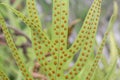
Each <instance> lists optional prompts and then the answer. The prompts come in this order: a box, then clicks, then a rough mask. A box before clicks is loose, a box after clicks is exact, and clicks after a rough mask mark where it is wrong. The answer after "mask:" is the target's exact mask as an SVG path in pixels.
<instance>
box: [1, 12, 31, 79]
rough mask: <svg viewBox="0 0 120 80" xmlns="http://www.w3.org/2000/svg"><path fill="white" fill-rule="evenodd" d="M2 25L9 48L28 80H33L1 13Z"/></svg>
mask: <svg viewBox="0 0 120 80" xmlns="http://www.w3.org/2000/svg"><path fill="white" fill-rule="evenodd" d="M0 25H1V26H2V30H3V33H4V35H5V39H6V41H7V44H8V46H9V48H10V49H11V52H12V55H13V57H14V59H15V61H16V63H17V65H18V67H19V69H20V70H21V72H22V74H23V75H24V77H25V79H26V80H33V78H32V76H31V75H30V74H29V72H28V70H27V68H26V66H25V63H24V61H23V60H22V57H21V56H20V55H19V52H18V50H17V48H16V46H15V44H14V41H13V39H12V37H11V34H10V33H9V30H8V28H7V26H6V23H5V21H4V18H3V17H2V15H1V14H0Z"/></svg>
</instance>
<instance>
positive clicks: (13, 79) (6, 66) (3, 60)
mask: <svg viewBox="0 0 120 80" xmlns="http://www.w3.org/2000/svg"><path fill="white" fill-rule="evenodd" d="M35 1H36V4H37V5H36V7H37V9H38V11H39V17H40V20H41V22H42V27H43V29H44V31H46V32H47V30H48V29H49V28H50V27H51V22H52V0H35ZM113 1H114V0H103V3H102V10H101V17H100V22H99V27H98V32H97V35H96V47H97V46H98V45H99V44H100V42H101V40H102V38H103V36H104V33H105V31H106V28H107V26H108V22H109V20H110V17H111V15H112V12H113ZM116 1H117V3H118V5H119V9H118V10H119V14H118V18H117V20H116V22H115V24H114V27H113V29H112V32H113V33H112V35H113V37H112V38H113V39H112V40H114V42H115V44H114V45H110V43H111V42H110V40H111V38H110V37H108V40H107V42H106V46H105V48H104V50H103V61H101V63H100V65H99V66H100V69H99V70H100V71H99V70H98V72H99V73H101V74H102V75H101V76H104V75H105V74H106V73H107V71H108V69H107V67H108V66H109V65H110V62H111V56H110V52H111V49H112V48H111V46H115V47H116V50H117V54H118V57H119V56H120V0H116ZM0 2H4V3H7V4H9V5H11V6H12V7H14V8H16V9H17V10H19V11H21V12H22V13H24V14H25V15H27V12H26V7H25V6H26V0H0ZM92 2H93V0H70V10H69V29H70V32H69V40H68V41H69V43H68V45H69V46H70V45H71V44H72V43H73V41H74V39H75V37H76V35H77V33H78V32H79V30H80V29H81V25H82V23H83V21H84V19H85V16H86V14H87V12H88V9H89V7H90V6H91V4H92ZM0 12H1V13H2V15H3V16H4V18H5V20H6V23H7V26H8V28H9V30H10V32H11V34H12V36H13V38H14V41H15V43H16V46H17V48H18V50H19V52H20V55H21V56H22V57H23V59H24V60H25V62H26V65H27V66H28V67H29V71H30V72H31V73H34V72H36V73H39V74H40V75H42V74H41V73H40V71H39V69H40V65H38V64H37V61H36V57H35V54H34V52H33V50H32V48H31V47H32V45H31V32H30V29H29V28H28V27H27V26H26V25H25V24H24V23H23V22H22V21H21V20H20V19H19V18H18V17H16V15H14V14H13V13H12V12H10V10H8V9H6V8H5V7H3V6H0ZM48 33H49V31H48ZM48 36H50V35H49V34H48ZM69 46H68V47H69ZM113 53H114V52H113ZM75 57H76V56H75ZM93 57H94V55H93ZM119 68H120V58H118V59H117V63H116V72H115V74H113V76H112V77H113V78H112V79H111V80H120V77H119V75H120V70H119V71H118V69H119ZM0 69H3V71H4V72H5V73H6V74H7V75H8V76H9V78H10V80H22V79H23V77H22V75H21V72H20V71H19V70H18V67H17V65H16V63H15V61H14V59H13V57H12V55H11V52H10V50H9V48H8V46H7V44H6V42H5V38H4V35H3V33H2V30H1V27H0ZM101 76H99V75H96V77H99V79H100V80H102V79H101V78H100V77H101ZM38 80H40V79H38Z"/></svg>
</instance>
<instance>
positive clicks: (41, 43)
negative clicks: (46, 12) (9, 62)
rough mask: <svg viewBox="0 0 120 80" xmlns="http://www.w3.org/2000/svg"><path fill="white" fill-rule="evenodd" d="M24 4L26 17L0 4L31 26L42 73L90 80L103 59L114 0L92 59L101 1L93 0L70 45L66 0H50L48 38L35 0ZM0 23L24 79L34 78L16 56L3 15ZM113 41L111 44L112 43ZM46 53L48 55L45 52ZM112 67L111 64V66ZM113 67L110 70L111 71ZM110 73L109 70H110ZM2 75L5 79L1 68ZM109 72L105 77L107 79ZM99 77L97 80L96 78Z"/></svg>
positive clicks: (54, 79)
mask: <svg viewBox="0 0 120 80" xmlns="http://www.w3.org/2000/svg"><path fill="white" fill-rule="evenodd" d="M26 3H27V4H26V5H27V6H26V7H27V11H28V16H25V15H23V14H22V13H21V12H19V11H17V10H15V9H13V8H11V7H10V6H9V5H6V4H4V3H1V4H0V5H3V6H5V7H7V8H9V9H10V10H11V11H12V12H13V13H15V14H16V15H17V16H18V17H19V18H21V19H22V21H23V22H24V23H25V24H26V25H27V26H28V27H30V29H31V36H32V47H33V49H34V53H35V54H36V57H37V60H38V62H39V64H40V65H41V69H40V70H41V72H42V73H43V74H45V75H46V76H47V79H48V80H93V79H94V77H95V72H96V69H97V66H98V62H99V60H100V59H101V58H102V50H103V47H104V45H105V41H106V40H107V36H108V34H109V32H110V30H111V28H112V26H113V25H112V24H113V23H114V21H115V19H116V16H117V4H116V3H114V13H113V16H112V17H111V21H110V25H109V27H108V29H107V31H106V33H105V35H104V38H103V40H102V42H101V44H100V46H99V48H98V51H97V53H96V55H95V58H94V59H92V60H91V55H92V54H93V53H94V46H95V37H96V31H97V27H98V22H99V17H100V12H101V3H102V0H94V2H93V4H92V5H91V7H90V9H89V11H88V14H87V15H86V18H85V20H84V23H83V25H82V28H81V30H80V32H79V33H78V35H77V38H76V39H75V41H74V42H73V44H72V46H71V47H70V48H68V47H67V43H68V42H67V41H68V39H67V38H68V15H69V13H68V11H69V0H53V14H52V27H51V28H50V31H51V37H49V36H48V35H47V33H46V32H45V31H43V30H42V25H41V22H40V20H39V16H38V15H37V13H38V12H37V10H36V8H35V1H34V0H27V1H26ZM0 24H1V26H2V30H3V33H4V35H5V38H6V41H7V43H8V46H9V47H10V49H11V51H12V55H13V57H14V59H15V61H16V63H17V65H18V67H19V69H20V70H21V72H22V74H23V75H24V79H25V80H33V77H32V76H31V74H30V72H29V71H28V68H27V67H26V65H25V62H24V60H23V59H22V57H21V56H20V55H19V52H18V50H17V48H16V46H15V43H14V40H13V39H12V37H11V35H10V33H9V30H8V28H7V27H6V24H5V21H4V18H3V17H2V15H0ZM113 44H114V43H113ZM77 52H79V53H80V54H79V56H78V58H77V61H76V62H75V64H74V65H73V66H72V67H71V68H70V69H69V70H68V67H69V66H68V65H69V64H70V63H71V62H72V60H73V57H74V55H75V54H76V53H77ZM48 53H49V56H48V57H46V55H47V54H48ZM112 69H113V66H112ZM112 69H110V70H111V72H112ZM111 72H110V73H111ZM0 75H1V78H2V79H3V80H4V79H6V80H8V78H7V77H6V75H5V74H4V73H3V72H2V71H1V72H0ZM109 75H110V74H108V75H107V76H106V77H105V80H107V79H108V77H109ZM98 80H99V79H98Z"/></svg>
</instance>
